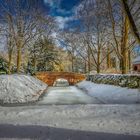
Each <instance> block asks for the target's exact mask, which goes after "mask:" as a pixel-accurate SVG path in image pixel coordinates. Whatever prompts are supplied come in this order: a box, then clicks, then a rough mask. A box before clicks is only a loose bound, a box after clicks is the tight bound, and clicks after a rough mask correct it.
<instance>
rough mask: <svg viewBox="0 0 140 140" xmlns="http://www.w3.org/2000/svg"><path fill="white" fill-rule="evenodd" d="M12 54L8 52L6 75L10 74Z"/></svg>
mask: <svg viewBox="0 0 140 140" xmlns="http://www.w3.org/2000/svg"><path fill="white" fill-rule="evenodd" d="M11 62H12V52H9V62H8V74H11Z"/></svg>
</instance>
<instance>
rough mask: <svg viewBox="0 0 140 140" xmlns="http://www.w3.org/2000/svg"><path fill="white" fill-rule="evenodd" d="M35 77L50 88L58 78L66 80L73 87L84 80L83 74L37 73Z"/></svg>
mask: <svg viewBox="0 0 140 140" xmlns="http://www.w3.org/2000/svg"><path fill="white" fill-rule="evenodd" d="M36 77H37V78H38V79H40V80H42V81H43V82H45V83H47V84H48V85H49V86H52V85H53V83H54V81H56V80H57V79H59V78H64V79H67V80H68V82H69V84H70V85H74V84H76V83H78V82H80V81H83V80H84V79H85V75H84V74H79V73H72V72H38V73H36Z"/></svg>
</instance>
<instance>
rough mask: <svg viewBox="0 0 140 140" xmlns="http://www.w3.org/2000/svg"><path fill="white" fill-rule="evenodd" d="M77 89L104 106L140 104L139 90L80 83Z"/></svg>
mask: <svg viewBox="0 0 140 140" xmlns="http://www.w3.org/2000/svg"><path fill="white" fill-rule="evenodd" d="M77 87H79V88H81V89H83V90H85V91H86V92H87V94H88V95H90V96H92V97H94V98H96V99H98V100H100V101H101V102H102V103H105V104H135V103H140V89H128V88H122V87H119V86H113V85H107V84H95V83H93V82H89V81H82V82H80V83H78V84H77Z"/></svg>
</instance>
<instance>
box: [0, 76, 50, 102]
mask: <svg viewBox="0 0 140 140" xmlns="http://www.w3.org/2000/svg"><path fill="white" fill-rule="evenodd" d="M46 88H47V85H46V84H45V83H43V82H42V81H40V80H38V79H36V78H34V77H32V76H29V75H17V74H14V75H0V104H6V103H8V104H9V103H27V102H33V101H36V100H38V98H39V97H40V95H41V94H42V93H43V92H44V90H45V89H46Z"/></svg>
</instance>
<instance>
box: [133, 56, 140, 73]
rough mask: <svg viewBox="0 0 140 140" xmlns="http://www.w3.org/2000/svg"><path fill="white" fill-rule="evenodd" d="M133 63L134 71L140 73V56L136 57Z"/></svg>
mask: <svg viewBox="0 0 140 140" xmlns="http://www.w3.org/2000/svg"><path fill="white" fill-rule="evenodd" d="M132 64H133V71H134V72H137V73H140V56H138V57H136V58H135V59H134V61H133V62H132Z"/></svg>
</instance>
